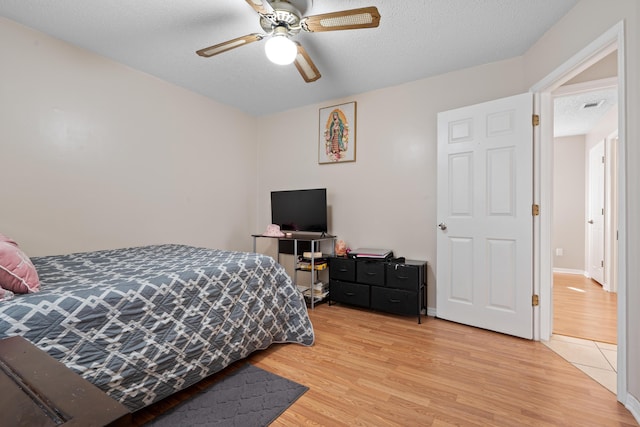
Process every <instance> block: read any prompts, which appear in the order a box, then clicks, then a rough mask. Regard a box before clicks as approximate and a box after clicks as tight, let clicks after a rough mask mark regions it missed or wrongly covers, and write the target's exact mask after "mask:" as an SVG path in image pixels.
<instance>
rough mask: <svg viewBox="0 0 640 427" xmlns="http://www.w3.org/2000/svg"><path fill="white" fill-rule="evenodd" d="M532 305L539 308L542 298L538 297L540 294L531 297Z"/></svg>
mask: <svg viewBox="0 0 640 427" xmlns="http://www.w3.org/2000/svg"><path fill="white" fill-rule="evenodd" d="M531 305H532V306H534V307H537V306H539V305H540V297H539V296H538V294H533V295H532V296H531Z"/></svg>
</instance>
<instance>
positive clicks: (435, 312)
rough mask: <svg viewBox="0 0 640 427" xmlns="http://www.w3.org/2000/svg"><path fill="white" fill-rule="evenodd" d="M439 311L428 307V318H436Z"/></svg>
mask: <svg viewBox="0 0 640 427" xmlns="http://www.w3.org/2000/svg"><path fill="white" fill-rule="evenodd" d="M436 314H438V313H437V310H436V309H435V308H433V307H427V316H431V317H436Z"/></svg>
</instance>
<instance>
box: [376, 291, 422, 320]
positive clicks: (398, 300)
mask: <svg viewBox="0 0 640 427" xmlns="http://www.w3.org/2000/svg"><path fill="white" fill-rule="evenodd" d="M419 303H420V301H418V293H417V292H409V291H403V290H398V289H389V288H380V287H372V288H371V308H373V309H374V310H380V311H386V312H389V313H395V314H407V315H416V316H417V315H419V314H420V309H419V307H418V305H419Z"/></svg>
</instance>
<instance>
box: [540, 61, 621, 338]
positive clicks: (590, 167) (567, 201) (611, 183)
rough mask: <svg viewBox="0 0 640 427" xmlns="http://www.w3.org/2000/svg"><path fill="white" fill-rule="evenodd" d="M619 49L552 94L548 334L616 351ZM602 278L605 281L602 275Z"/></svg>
mask: <svg viewBox="0 0 640 427" xmlns="http://www.w3.org/2000/svg"><path fill="white" fill-rule="evenodd" d="M616 58H617V50H614V51H613V52H611V53H609V54H608V55H607V56H605V57H604V58H603V59H601V60H600V61H598V62H597V63H595V64H594V65H592V66H591V67H590V68H589V69H587V70H585V71H584V72H583V73H581V75H587V76H593V75H600V76H604V78H600V79H595V80H587V81H581V75H578V76H576V77H574V78H573V79H572V80H570V81H569V82H568V83H567V84H565V85H563V86H561V87H560V88H558V89H557V90H556V91H554V92H553V96H554V100H553V106H554V111H553V115H554V141H553V156H554V160H553V184H552V185H553V227H552V233H553V236H552V248H553V296H554V309H553V312H554V322H553V325H554V326H553V331H552V332H553V333H554V334H559V335H567V336H572V337H576V338H581V339H586V340H592V341H599V342H606V343H609V344H617V340H616V314H617V309H616V305H615V299H616V295H615V294H614V295H610V291H615V290H616V289H617V285H616V283H615V280H616V277H615V275H614V274H609V273H611V272H615V270H616V268H615V266H616V257H615V255H616V254H615V251H614V250H613V249H615V248H616V246H617V245H616V232H617V228H616V227H617V224H616V223H615V221H612V220H611V219H612V218H613V219H615V218H616V216H617V211H618V207H617V180H616V179H615V177H616V175H617V168H616V165H617V161H616V160H617V159H616V158H617V150H616V145H617V144H616V141H615V139H614V138H612V135H615V134H616V132H617V127H618V109H617V104H618V99H617V60H616ZM605 273H607V274H605Z"/></svg>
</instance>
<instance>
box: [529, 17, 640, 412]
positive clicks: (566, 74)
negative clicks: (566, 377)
mask: <svg viewBox="0 0 640 427" xmlns="http://www.w3.org/2000/svg"><path fill="white" fill-rule="evenodd" d="M613 51H617V54H616V59H617V65H618V67H617V68H618V91H617V92H618V105H621V106H624V105H625V101H624V96H625V86H624V85H625V76H624V69H625V66H624V24H623V23H622V22H619V23H618V24H616V25H615V26H613V27H612V28H611V29H610V30H608V31H607V32H605V33H604V34H602V35H601V36H600V37H598V38H597V39H596V40H594V41H593V42H592V43H590V44H589V45H588V46H586V47H585V48H584V49H582V50H581V51H580V52H578V53H576V54H575V55H574V56H573V57H571V58H569V60H567V61H566V62H565V63H563V64H562V65H561V66H560V67H558V68H557V69H556V70H554V71H553V72H552V73H550V74H549V75H548V76H547V77H545V78H544V79H543V80H541V81H540V82H538V83H537V84H535V85H534V86H533V87H532V88H531V91H532V92H533V93H534V94H535V97H534V99H535V112H536V114H540V116H541V117H542V118H547V120H544V119H542V120H540V126H539V127H538V128H536V130H535V134H536V138H537V140H538V141H540V143H539V144H537V145H536V148H535V153H534V156H535V158H536V164H537V166H536V167H535V173H536V177H537V178H536V186H535V187H534V197H535V199H536V201H539V203H540V204H541V206H543V207H544V206H547V207H548V208H549V209H550V210H552V207H553V178H552V173H553V97H552V92H553V91H555V90H557V89H558V88H559V87H560V86H562V85H563V84H565V83H567V82H568V81H569V80H571V79H572V78H574V77H575V76H577V75H579V74H580V73H582V72H583V71H585V70H586V69H588V68H589V67H590V66H592V65H593V64H595V63H596V62H598V61H599V60H601V59H602V58H604V57H605V56H607V55H608V54H610V53H612V52H613ZM618 122H619V126H618V129H619V154H618V159H619V163H618V175H617V177H618V187H619V199H618V203H617V204H618V206H619V211H618V216H617V219H618V227H617V228H618V229H619V234H618V240H617V243H616V246H617V249H618V252H619V253H618V257H619V259H620V260H621V261H620V262H619V263H618V264H622V262H623V261H622V260H625V259H626V250H625V247H626V246H625V245H626V242H625V233H626V221H625V204H626V200H625V197H624V194H625V187H626V180H625V176H626V172H625V162H624V157H625V145H626V141H625V133H624V129H625V122H626V118H625V116H624V108H619V119H618ZM552 222H553V215H552V214H551V212H547V215H541V216H540V217H537V218H536V221H535V222H534V232H535V237H534V240H535V246H536V248H537V249H536V255H537V256H536V258H535V260H534V263H535V270H536V271H537V272H538V277H537V278H536V280H535V290H536V291H538V292H540V301H541V303H540V307H539V309H538V310H537V311H536V316H539V323H538V325H539V330H538V333H539V335H538V336H537V338H539V339H541V340H544V341H548V340H549V339H550V337H551V332H552V329H553V309H554V307H553V256H552V253H553V251H552ZM616 268H617V274H618V277H617V283H618V302H617V308H618V313H617V314H618V320H617V332H618V334H617V336H618V352H617V363H616V364H617V368H618V372H617V397H618V400H620V401H625V400H626V399H627V392H626V389H627V382H626V375H627V359H626V341H625V336H626V328H627V318H626V306H625V301H626V275H625V270H624V269H623V268H620V266H619V265H617V266H616Z"/></svg>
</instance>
